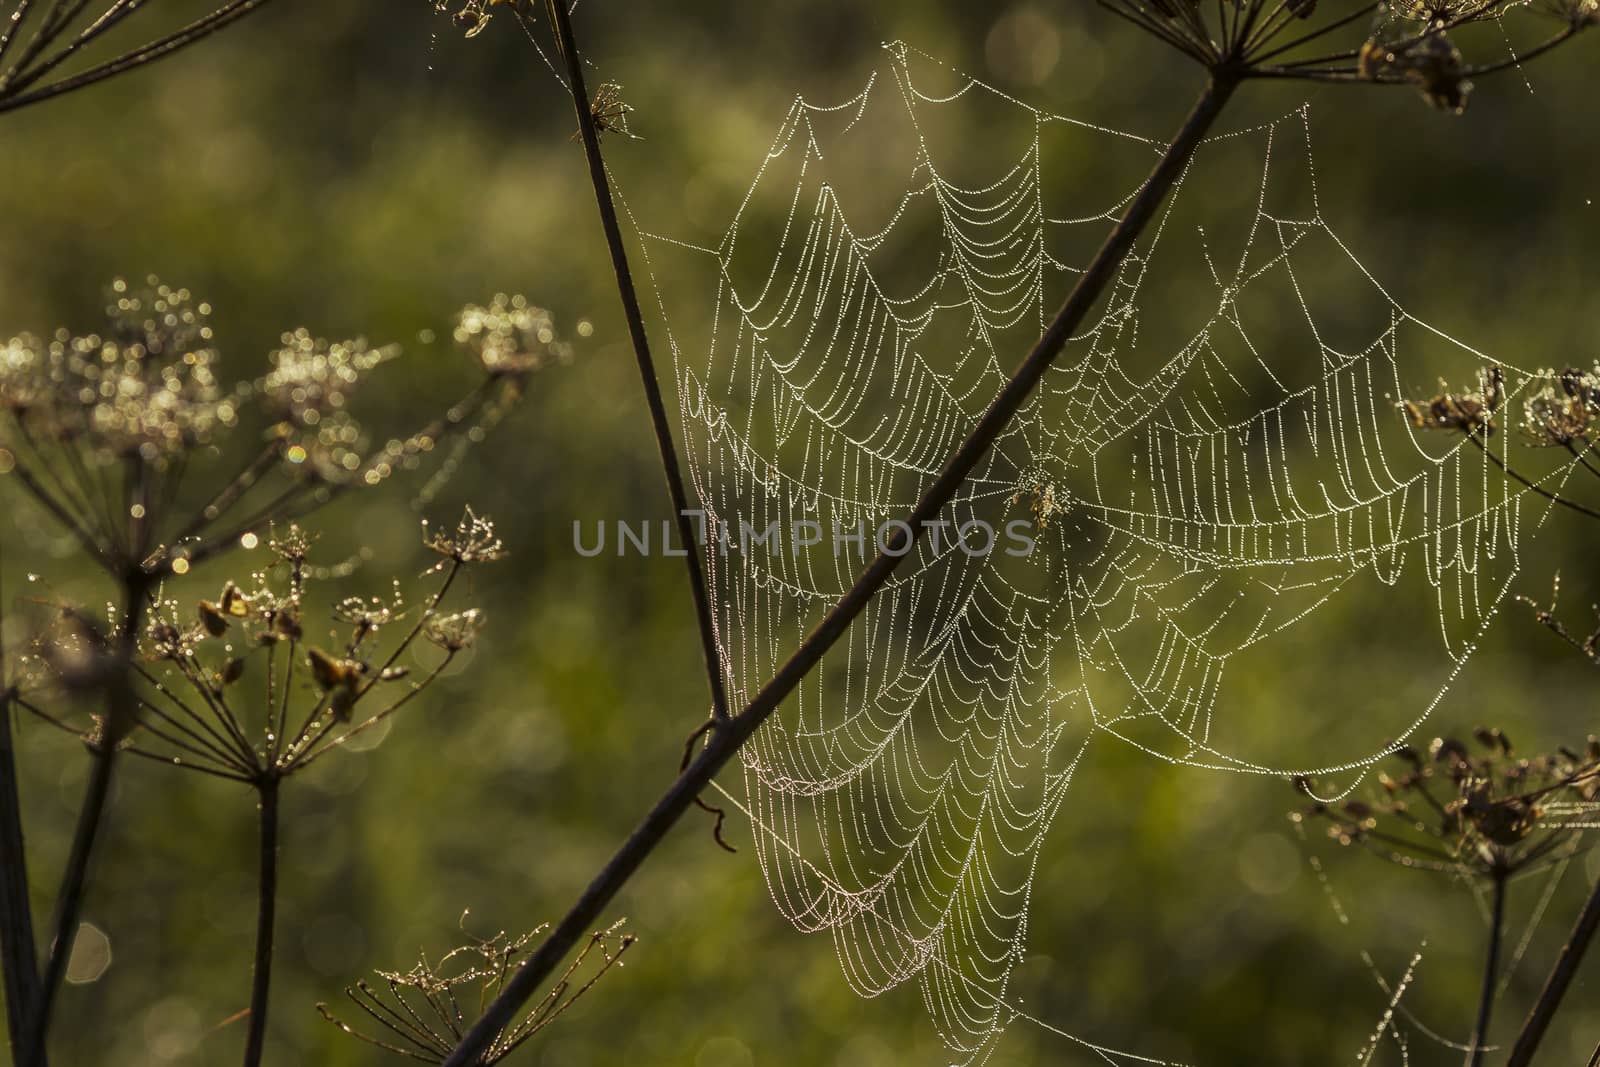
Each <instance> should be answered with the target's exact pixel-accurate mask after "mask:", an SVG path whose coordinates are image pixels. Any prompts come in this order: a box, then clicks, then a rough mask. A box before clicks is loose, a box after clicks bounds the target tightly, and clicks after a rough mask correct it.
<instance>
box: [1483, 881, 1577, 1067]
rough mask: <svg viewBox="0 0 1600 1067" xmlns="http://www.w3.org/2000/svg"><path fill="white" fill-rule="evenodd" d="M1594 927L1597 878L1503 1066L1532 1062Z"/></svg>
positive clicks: (1517, 1066)
mask: <svg viewBox="0 0 1600 1067" xmlns="http://www.w3.org/2000/svg"><path fill="white" fill-rule="evenodd" d="M1597 931H1600V882H1596V883H1595V886H1594V890H1593V891H1592V892H1591V893H1590V894H1589V900H1588V903H1586V904H1585V905H1584V906H1583V911H1582V912H1581V913H1580V914H1579V915H1578V921H1577V922H1576V923H1575V924H1573V927H1572V933H1571V934H1570V935H1568V937H1567V942H1566V944H1564V945H1562V946H1561V953H1560V954H1559V955H1558V956H1557V957H1556V962H1555V966H1554V967H1552V968H1551V969H1550V977H1549V978H1547V979H1545V983H1544V989H1543V990H1541V991H1540V993H1539V999H1538V1000H1536V1001H1535V1002H1534V1005H1533V1009H1532V1010H1531V1011H1529V1012H1528V1018H1527V1021H1526V1022H1524V1023H1523V1024H1522V1032H1521V1033H1520V1034H1518V1035H1517V1043H1516V1044H1515V1045H1513V1046H1512V1047H1511V1055H1510V1057H1509V1058H1508V1059H1507V1060H1506V1067H1528V1065H1529V1064H1530V1063H1532V1062H1533V1056H1534V1053H1536V1052H1538V1051H1539V1043H1540V1042H1541V1041H1543V1040H1544V1034H1545V1031H1546V1030H1547V1029H1549V1027H1550V1020H1551V1019H1552V1018H1554V1017H1555V1014H1556V1012H1557V1011H1558V1010H1559V1009H1560V1007H1561V1001H1562V999H1563V998H1564V997H1565V996H1566V995H1567V990H1568V989H1569V988H1571V986H1572V980H1573V979H1574V978H1576V977H1577V975H1578V968H1579V967H1580V966H1581V965H1582V964H1583V955H1584V952H1585V951H1587V950H1588V948H1589V944H1590V942H1592V941H1593V940H1594V937H1595V933H1596V932H1597ZM1596 1063H1600V1049H1596V1050H1595V1059H1593V1060H1591V1061H1590V1067H1594V1065H1595V1064H1596Z"/></svg>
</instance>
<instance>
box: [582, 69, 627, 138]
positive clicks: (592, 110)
mask: <svg viewBox="0 0 1600 1067" xmlns="http://www.w3.org/2000/svg"><path fill="white" fill-rule="evenodd" d="M632 111H633V108H632V107H631V106H630V105H629V104H628V103H627V102H626V101H624V100H623V99H622V86H620V85H618V84H617V83H616V82H602V83H601V84H600V87H599V88H598V89H596V90H595V91H594V99H593V100H591V101H590V102H589V116H590V117H591V118H592V119H594V128H595V132H596V134H598V135H601V136H603V135H605V134H608V133H620V134H622V136H624V137H627V138H630V139H633V140H637V138H635V137H634V136H633V134H632V133H631V132H630V131H629V130H628V115H629V114H630V113H631V112H632Z"/></svg>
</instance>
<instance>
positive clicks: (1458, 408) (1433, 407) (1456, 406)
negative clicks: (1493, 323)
mask: <svg viewBox="0 0 1600 1067" xmlns="http://www.w3.org/2000/svg"><path fill="white" fill-rule="evenodd" d="M1504 392H1505V375H1504V372H1502V371H1501V369H1500V368H1499V367H1488V368H1486V369H1484V370H1483V371H1480V372H1479V374H1478V388H1477V390H1476V391H1475V392H1460V393H1452V392H1450V391H1449V386H1448V385H1446V384H1445V383H1444V382H1443V381H1440V382H1439V393H1438V394H1436V395H1435V396H1433V397H1431V398H1430V399H1428V400H1402V401H1401V402H1400V408H1401V410H1402V411H1404V412H1405V414H1406V418H1407V419H1409V420H1410V422H1411V425H1412V426H1414V427H1416V428H1417V429H1419V430H1444V431H1446V432H1452V433H1464V434H1467V435H1469V436H1472V435H1477V434H1483V435H1489V434H1492V433H1494V430H1495V427H1494V416H1495V413H1496V412H1497V411H1498V410H1499V409H1500V402H1501V400H1502V399H1503V396H1504Z"/></svg>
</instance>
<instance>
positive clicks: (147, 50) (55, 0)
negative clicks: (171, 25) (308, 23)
mask: <svg viewBox="0 0 1600 1067" xmlns="http://www.w3.org/2000/svg"><path fill="white" fill-rule="evenodd" d="M270 2H271V0H229V2H228V3H225V4H223V5H221V6H220V7H218V8H216V9H215V10H213V11H211V12H209V13H207V14H206V15H204V16H202V17H200V18H198V19H196V20H194V21H193V22H190V23H188V24H187V25H185V26H182V27H180V28H178V29H176V30H174V31H173V32H171V33H168V34H166V35H165V36H163V37H158V38H156V39H154V40H152V41H149V42H147V43H145V44H143V45H140V46H138V47H136V48H133V49H130V50H128V51H126V52H123V53H122V54H120V55H118V56H115V57H114V58H112V59H108V60H106V61H104V62H101V63H97V64H95V65H94V66H92V67H89V68H87V69H85V70H82V71H79V72H77V73H75V74H70V75H66V76H64V77H59V78H57V79H56V80H54V81H50V80H48V78H49V76H50V75H51V74H53V73H55V72H56V71H57V70H58V69H59V68H60V67H61V66H62V65H63V64H65V63H67V62H68V61H69V60H71V59H72V58H73V57H74V56H76V55H77V54H78V53H79V52H80V51H81V50H83V49H84V48H85V47H86V46H88V45H90V44H91V43H93V42H94V41H96V40H98V39H99V38H100V37H101V36H102V35H104V34H106V33H107V32H108V31H110V30H112V29H113V28H115V27H116V26H117V25H118V24H120V23H121V22H123V21H124V20H125V19H127V18H129V17H130V16H132V15H134V14H135V13H137V12H138V11H139V10H140V9H142V8H144V7H146V6H147V5H146V3H145V0H110V2H109V3H107V4H106V6H105V10H104V11H103V12H101V14H99V15H98V16H96V17H94V18H93V19H92V20H90V21H89V22H88V23H87V24H85V25H83V26H82V27H81V28H80V29H79V30H78V32H76V33H71V32H69V31H70V30H71V29H72V27H73V24H74V23H76V22H78V21H79V16H80V15H82V13H83V11H84V9H85V8H86V7H87V6H88V3H87V0H50V3H49V4H48V5H47V6H45V8H44V10H43V12H42V13H41V14H39V16H38V17H37V18H35V19H32V20H31V21H30V19H29V15H30V13H31V12H32V11H33V10H34V9H35V6H36V5H35V3H34V0H11V2H10V3H9V4H7V5H5V6H4V7H0V20H3V22H0V61H3V60H4V59H5V58H6V53H7V52H9V51H10V50H11V47H12V45H14V44H16V43H17V42H19V41H21V40H22V39H23V38H24V37H25V36H26V37H27V43H26V44H25V45H24V46H23V47H22V49H21V50H20V51H19V52H17V54H16V59H15V61H14V62H11V63H10V64H7V65H4V66H0V113H4V112H7V111H15V110H16V109H17V108H21V107H26V106H27V105H29V104H37V103H39V102H41V101H44V100H52V99H54V98H56V97H58V96H62V95H64V94H66V93H70V92H74V91H76V90H78V89H83V88H87V87H88V86H91V85H95V84H97V83H99V82H102V81H105V80H106V79H107V78H114V77H116V76H117V75H119V74H126V73H128V72H129V71H133V70H137V69H138V68H140V67H144V66H147V65H149V64H151V63H154V62H156V61H157V60H160V59H164V58H166V57H167V56H170V55H172V54H174V53H176V52H179V51H182V50H183V49H185V48H187V47H189V46H190V45H192V44H196V43H198V42H200V41H203V40H205V39H206V38H207V37H209V36H211V35H212V34H213V33H216V32H217V31H218V30H221V29H223V28H224V27H227V26H229V25H231V24H233V23H235V22H237V21H239V20H240V19H242V18H244V17H245V16H246V15H250V14H253V13H254V12H256V11H259V10H261V9H262V8H263V7H266V6H267V4H268V3H270ZM148 6H151V7H157V6H160V5H155V4H151V5H148ZM6 8H9V12H7V11H6ZM25 27H27V28H31V30H32V33H31V35H26V34H23V33H22V32H20V31H22V30H23V29H24V28H25Z"/></svg>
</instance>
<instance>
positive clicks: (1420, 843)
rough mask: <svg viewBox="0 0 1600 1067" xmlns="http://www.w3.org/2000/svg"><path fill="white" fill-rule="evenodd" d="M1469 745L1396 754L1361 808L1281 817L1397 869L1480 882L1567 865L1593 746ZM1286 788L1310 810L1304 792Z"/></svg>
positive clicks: (1585, 811) (1317, 809)
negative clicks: (1315, 827)
mask: <svg viewBox="0 0 1600 1067" xmlns="http://www.w3.org/2000/svg"><path fill="white" fill-rule="evenodd" d="M1473 739H1474V744H1468V743H1467V742H1464V741H1460V740H1457V739H1455V738H1448V737H1440V738H1435V739H1434V741H1433V742H1432V744H1431V745H1429V747H1428V752H1427V754H1426V755H1424V754H1422V753H1419V752H1417V751H1416V750H1415V749H1413V748H1410V747H1409V746H1399V747H1397V748H1396V749H1395V750H1394V762H1395V765H1396V766H1395V771H1394V773H1392V774H1391V773H1384V774H1380V775H1379V777H1378V788H1377V789H1376V790H1375V791H1373V793H1372V794H1371V795H1370V796H1369V797H1368V798H1367V799H1364V800H1348V801H1346V802H1344V803H1343V804H1331V803H1325V802H1322V801H1316V802H1315V803H1314V804H1313V805H1312V806H1311V807H1310V808H1308V809H1306V810H1304V811H1300V812H1296V813H1294V814H1293V815H1292V816H1291V817H1292V818H1293V819H1295V820H1296V821H1304V820H1306V819H1321V820H1323V821H1325V822H1326V823H1327V824H1328V835H1329V836H1330V837H1332V838H1333V839H1334V840H1336V841H1338V842H1340V843H1341V844H1345V845H1353V844H1360V845H1364V846H1366V847H1367V848H1369V849H1370V850H1372V851H1373V852H1374V853H1375V854H1377V855H1379V856H1382V857H1383V858H1384V859H1388V860H1391V861H1392V862H1394V863H1397V864H1400V865H1402V866H1405V867H1413V868H1420V869H1425V870H1435V871H1443V872H1447V873H1455V874H1462V873H1465V874H1469V875H1472V876H1475V877H1480V878H1487V879H1498V880H1503V879H1505V878H1507V877H1509V876H1510V875H1512V874H1515V873H1517V872H1520V871H1524V870H1527V869H1528V868H1530V867H1532V866H1534V865H1535V864H1538V863H1540V862H1543V861H1546V860H1550V859H1554V858H1557V857H1560V856H1567V855H1571V854H1572V852H1573V851H1574V850H1575V849H1576V848H1577V847H1578V843H1579V839H1580V837H1581V834H1582V829H1581V828H1582V826H1583V825H1584V824H1586V823H1588V822H1589V821H1590V820H1592V818H1593V815H1594V813H1595V812H1596V811H1597V810H1600V741H1597V740H1596V739H1595V738H1593V737H1591V738H1590V739H1589V740H1588V742H1587V743H1586V745H1585V746H1584V750H1583V751H1582V752H1577V751H1574V750H1572V749H1569V748H1565V747H1563V748H1560V749H1558V750H1557V751H1555V752H1554V753H1550V754H1545V755H1535V756H1526V757H1522V756H1518V755H1517V752H1516V749H1515V747H1514V746H1513V745H1512V743H1511V740H1510V738H1508V737H1507V736H1506V734H1505V733H1504V732H1503V731H1501V730H1499V729H1497V728H1493V727H1479V728H1478V729H1476V730H1474V731H1473ZM1295 784H1296V786H1297V787H1298V788H1299V789H1300V791H1301V792H1302V793H1304V794H1305V795H1307V796H1310V797H1312V799H1313V800H1316V789H1315V786H1314V784H1313V783H1311V782H1309V781H1308V780H1306V779H1297V780H1296V783H1295Z"/></svg>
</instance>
